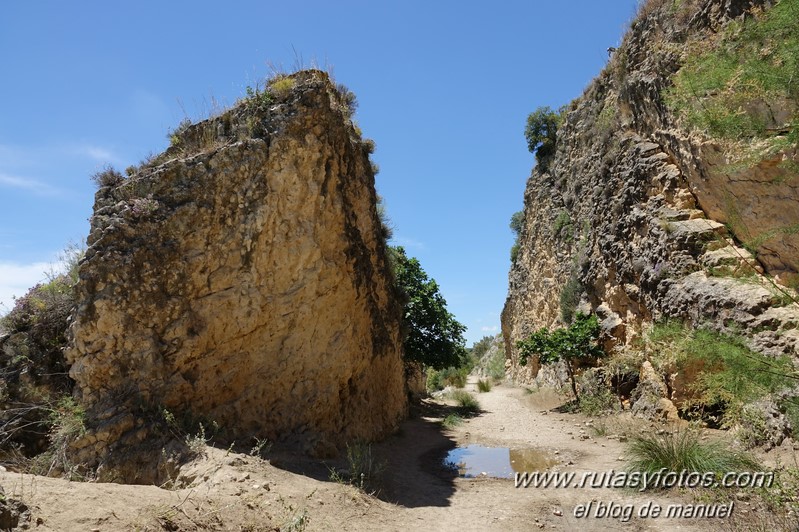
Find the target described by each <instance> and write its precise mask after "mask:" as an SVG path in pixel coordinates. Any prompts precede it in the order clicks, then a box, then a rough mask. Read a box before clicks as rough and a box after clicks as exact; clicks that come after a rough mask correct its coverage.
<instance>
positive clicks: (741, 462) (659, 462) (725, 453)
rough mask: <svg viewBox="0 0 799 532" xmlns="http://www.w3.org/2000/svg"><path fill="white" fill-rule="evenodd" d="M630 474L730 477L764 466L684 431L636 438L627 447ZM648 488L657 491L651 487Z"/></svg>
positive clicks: (741, 454) (697, 434)
mask: <svg viewBox="0 0 799 532" xmlns="http://www.w3.org/2000/svg"><path fill="white" fill-rule="evenodd" d="M628 453H629V455H630V462H629V464H628V468H627V469H628V470H629V471H630V472H639V473H657V472H658V471H663V470H665V472H675V473H677V474H678V475H679V474H680V473H681V472H682V471H688V472H697V473H700V474H704V473H710V472H715V473H721V474H723V473H727V472H730V471H761V470H762V466H761V465H760V464H759V463H758V462H757V461H756V460H755V459H754V458H752V457H751V456H749V455H747V454H745V453H741V452H736V451H733V450H731V449H730V448H729V446H728V445H725V444H722V443H721V442H703V441H701V440H700V436H699V433H698V432H697V431H693V430H684V431H678V432H674V433H666V434H662V435H653V434H649V435H641V436H636V437H634V438H633V439H632V440H631V441H630V444H629V446H628ZM647 487H648V488H652V487H656V486H654V485H652V484H651V483H650V485H648V486H647Z"/></svg>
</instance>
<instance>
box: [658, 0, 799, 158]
mask: <svg viewBox="0 0 799 532" xmlns="http://www.w3.org/2000/svg"><path fill="white" fill-rule="evenodd" d="M673 82H674V83H673V86H672V87H671V88H670V89H669V90H668V91H667V92H666V94H665V98H666V102H667V104H668V105H669V106H670V107H671V108H672V109H674V110H676V111H677V112H678V113H679V114H680V115H681V116H683V117H684V118H685V119H687V121H688V122H689V123H690V124H691V125H692V126H694V127H696V128H698V129H702V130H705V131H706V132H707V133H709V134H710V135H713V136H716V137H718V138H724V139H733V140H739V139H750V138H753V137H759V138H771V139H772V140H773V141H774V143H776V144H785V142H784V141H787V143H788V144H794V145H795V144H796V140H797V138H796V137H797V133H798V131H797V130H798V129H799V127H798V126H799V117H797V116H796V114H795V113H794V116H793V117H792V118H791V124H790V126H789V128H788V130H787V131H782V133H783V134H785V135H786V137H782V138H778V137H775V136H774V131H772V129H773V128H775V127H776V128H782V127H783V124H774V123H773V117H772V115H771V112H772V111H771V109H770V105H766V102H769V103H770V102H785V105H787V106H790V105H795V104H796V103H797V102H799V0H782V1H781V2H779V3H778V4H777V5H775V6H774V7H773V8H771V9H769V10H768V11H766V12H765V13H762V14H757V15H756V16H754V17H750V18H748V19H746V20H744V21H733V22H730V23H729V24H727V26H726V27H725V30H724V33H723V36H722V38H721V39H719V42H718V43H717V44H716V45H715V46H714V47H711V48H710V49H708V46H707V44H706V42H705V41H702V42H701V45H700V44H695V45H694V46H693V49H692V50H690V51H689V55H688V57H687V58H686V60H685V65H684V66H683V68H682V69H681V70H680V71H679V72H678V73H677V74H676V75H675V76H674V78H673ZM776 144H775V146H774V147H775V148H779V146H777V145H776Z"/></svg>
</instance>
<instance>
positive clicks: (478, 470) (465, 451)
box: [444, 445, 557, 478]
mask: <svg viewBox="0 0 799 532" xmlns="http://www.w3.org/2000/svg"><path fill="white" fill-rule="evenodd" d="M556 463H557V460H556V459H555V458H554V457H553V456H551V455H550V454H549V453H548V452H546V451H543V450H541V449H535V448H526V449H510V448H508V447H483V446H482V445H467V446H466V447H456V448H454V449H452V450H451V451H450V452H449V453H447V456H446V458H444V464H445V465H447V466H448V467H452V468H453V469H457V470H458V476H461V477H464V478H475V477H479V476H487V477H494V478H513V477H514V474H515V473H523V472H525V471H542V470H544V469H547V468H549V467H552V466H553V465H555V464H556Z"/></svg>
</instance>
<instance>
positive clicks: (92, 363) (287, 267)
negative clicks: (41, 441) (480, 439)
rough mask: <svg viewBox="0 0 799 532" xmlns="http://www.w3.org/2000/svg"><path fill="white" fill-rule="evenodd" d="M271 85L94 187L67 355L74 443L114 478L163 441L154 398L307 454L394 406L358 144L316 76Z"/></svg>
mask: <svg viewBox="0 0 799 532" xmlns="http://www.w3.org/2000/svg"><path fill="white" fill-rule="evenodd" d="M274 92H275V95H274V96H273V98H272V99H271V101H269V100H267V99H266V98H264V97H261V98H260V99H256V98H250V99H249V100H246V101H245V102H243V103H241V104H239V105H238V106H237V107H235V108H234V109H232V110H231V111H228V112H227V113H225V114H224V115H222V116H220V117H217V118H214V119H212V120H208V121H206V122H203V123H200V124H198V125H196V126H192V127H190V128H189V129H188V130H186V131H185V132H183V133H182V135H181V136H179V137H178V138H176V139H174V140H173V143H172V144H173V146H172V147H171V148H170V149H169V150H167V152H166V153H165V154H163V155H161V156H159V157H158V158H157V159H156V160H155V161H153V162H151V163H150V164H149V165H147V166H145V167H143V168H141V169H139V170H138V172H136V173H134V174H133V175H132V176H131V177H130V178H129V179H126V180H124V181H122V182H120V183H119V184H117V185H116V186H113V187H104V188H101V189H100V191H99V192H98V193H97V197H96V204H95V211H94V216H93V217H92V219H91V234H90V236H89V239H88V244H89V248H88V251H87V253H86V258H85V260H84V262H83V263H82V264H81V266H80V282H79V285H78V291H79V301H80V305H79V307H78V308H77V311H76V312H75V315H74V322H73V324H72V329H71V333H72V338H73V341H72V346H71V348H70V349H69V350H68V352H67V358H68V360H69V362H70V363H71V364H72V367H71V371H70V375H71V377H72V378H73V379H75V381H76V383H77V390H78V392H77V393H78V394H79V396H80V399H81V401H82V402H83V404H84V405H86V407H87V408H88V414H87V424H88V425H89V431H88V433H87V435H86V436H85V437H84V438H83V439H82V440H80V441H78V442H76V443H75V445H74V446H73V447H74V448H75V449H79V455H80V458H81V459H82V460H87V461H88V462H89V463H90V464H94V465H98V464H99V465H106V466H108V467H105V468H104V469H105V470H106V471H111V470H112V469H113V470H115V471H116V473H115V476H113V475H110V476H109V478H112V479H116V480H125V481H152V480H154V478H153V477H152V475H149V476H148V475H146V474H139V473H137V472H135V471H133V469H134V468H131V467H125V465H124V464H125V463H126V460H127V461H128V462H127V463H130V460H134V461H135V459H134V458H132V457H133V456H134V454H135V449H140V448H142V446H146V445H148V444H150V445H151V447H158V445H161V443H158V445H153V444H152V441H154V440H153V438H154V436H153V434H152V431H151V430H149V429H148V423H149V421H148V420H149V419H151V418H152V417H153V416H152V415H151V414H153V413H156V414H157V413H159V412H160V413H162V414H163V413H164V412H168V413H169V414H171V415H172V416H174V417H175V418H176V419H186V418H193V419H205V420H208V422H213V423H215V424H216V426H218V427H219V429H220V430H219V434H220V435H221V436H220V437H223V438H225V439H226V440H228V441H236V442H239V443H245V444H246V443H248V442H251V441H253V439H254V438H259V439H262V438H268V439H270V440H273V441H275V440H276V441H279V442H280V441H282V442H287V443H289V444H296V445H300V446H301V447H302V448H303V449H304V450H307V451H312V452H315V453H317V454H331V453H333V452H335V450H336V448H337V447H339V448H340V447H341V446H342V445H343V443H345V442H346V441H349V440H352V439H364V440H368V439H373V438H376V437H379V436H381V435H385V434H386V433H387V432H389V431H390V430H392V429H393V428H394V427H395V426H396V424H397V422H398V420H399V419H400V418H401V417H402V416H403V415H404V412H405V409H406V394H405V389H404V382H403V367H402V360H401V337H400V320H401V305H400V304H399V302H398V299H397V297H396V293H395V290H394V287H393V281H392V277H391V272H390V269H389V265H388V263H387V255H386V247H385V242H384V239H383V237H382V233H381V223H380V220H379V217H378V214H377V211H376V194H375V189H374V174H373V171H372V168H371V165H370V161H369V152H370V146H369V144H368V143H365V142H363V141H361V139H360V137H359V135H358V134H357V133H356V130H355V128H354V127H353V124H352V122H351V120H350V118H349V117H350V114H349V112H348V109H347V106H346V102H345V101H344V99H343V98H342V97H341V95H340V94H339V93H338V92H337V91H336V89H334V87H333V85H332V84H331V82H330V80H329V79H328V77H327V75H326V74H324V73H322V72H318V71H307V72H302V73H299V74H296V75H294V76H292V77H290V78H289V79H288V80H284V81H283V82H281V90H280V91H274ZM148 416H149V417H148ZM155 417H157V416H155ZM158 451H159V449H158V448H154V449H149V450H148V451H147V452H148V453H151V452H155V453H156V454H157V453H158ZM146 456H147V453H144V454H141V458H140V459H139V461H140V462H141V463H146V462H147V458H146ZM145 469H146V467H145ZM101 470H103V468H101ZM120 471H123V472H122V473H120ZM131 476H133V477H135V478H130V477H131Z"/></svg>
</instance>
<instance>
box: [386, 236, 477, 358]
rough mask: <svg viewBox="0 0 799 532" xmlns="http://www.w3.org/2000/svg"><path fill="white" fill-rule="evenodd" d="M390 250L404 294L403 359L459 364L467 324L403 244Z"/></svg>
mask: <svg viewBox="0 0 799 532" xmlns="http://www.w3.org/2000/svg"><path fill="white" fill-rule="evenodd" d="M391 253H392V254H393V255H394V261H393V263H394V277H395V278H396V281H397V286H398V287H399V288H400V290H402V292H403V293H404V294H405V297H406V303H405V314H404V320H403V321H404V324H405V327H406V330H407V337H406V338H405V344H404V347H405V359H406V360H408V361H413V362H418V363H421V364H424V365H425V366H428V367H431V368H435V369H443V368H446V367H449V366H460V365H461V363H462V362H463V358H464V357H465V356H466V350H465V347H464V346H465V343H466V341H465V340H464V338H463V332H464V331H465V330H466V327H464V326H463V325H462V324H461V323H460V322H458V321H457V320H456V319H455V317H454V316H453V315H452V314H450V312H449V311H448V310H447V302H446V300H445V299H444V297H443V296H442V295H441V292H439V288H438V283H436V281H435V280H434V279H430V278H429V277H428V276H427V273H425V271H424V270H423V269H422V266H421V264H419V261H418V259H416V258H408V256H407V255H406V254H405V249H403V248H402V247H392V248H391Z"/></svg>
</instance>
